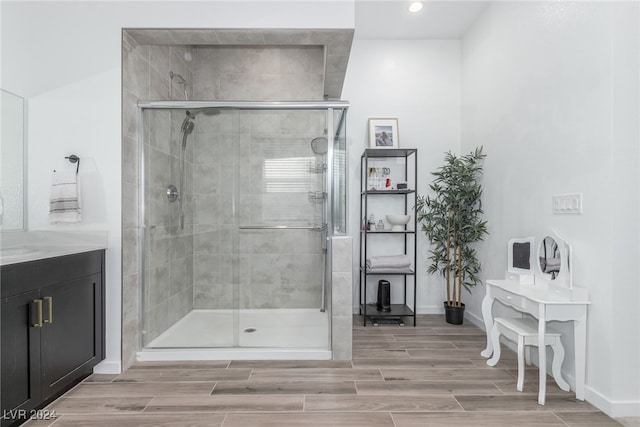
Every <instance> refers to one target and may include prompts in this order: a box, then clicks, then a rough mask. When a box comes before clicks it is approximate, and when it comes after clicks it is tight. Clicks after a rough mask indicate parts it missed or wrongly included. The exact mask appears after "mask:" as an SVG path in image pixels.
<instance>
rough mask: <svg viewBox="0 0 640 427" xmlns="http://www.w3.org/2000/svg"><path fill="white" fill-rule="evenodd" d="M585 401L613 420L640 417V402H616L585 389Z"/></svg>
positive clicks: (591, 389)
mask: <svg viewBox="0 0 640 427" xmlns="http://www.w3.org/2000/svg"><path fill="white" fill-rule="evenodd" d="M585 400H586V401H587V402H589V403H591V404H592V405H593V406H595V407H596V408H598V409H600V410H601V411H602V412H604V413H605V414H607V415H609V416H610V417H612V418H621V417H640V401H635V402H634V401H620V400H618V401H615V400H610V399H609V398H607V397H606V396H603V395H602V394H601V393H599V392H598V391H597V390H594V389H593V388H591V387H589V386H587V387H585Z"/></svg>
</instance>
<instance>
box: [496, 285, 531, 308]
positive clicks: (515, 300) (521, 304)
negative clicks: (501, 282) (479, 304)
mask: <svg viewBox="0 0 640 427" xmlns="http://www.w3.org/2000/svg"><path fill="white" fill-rule="evenodd" d="M491 295H492V296H493V297H494V298H495V299H497V300H498V301H500V302H502V303H503V304H506V305H510V306H513V307H514V308H519V309H523V308H525V301H526V298H524V297H523V296H521V295H516V294H513V293H511V292H509V291H505V290H504V289H502V288H498V287H496V286H493V287H492V288H491Z"/></svg>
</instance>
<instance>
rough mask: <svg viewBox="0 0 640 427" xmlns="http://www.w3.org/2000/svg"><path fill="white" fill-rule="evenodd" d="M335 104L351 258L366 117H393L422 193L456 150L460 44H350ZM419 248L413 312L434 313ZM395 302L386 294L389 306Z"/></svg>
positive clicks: (432, 279) (437, 291) (435, 292)
mask: <svg viewBox="0 0 640 427" xmlns="http://www.w3.org/2000/svg"><path fill="white" fill-rule="evenodd" d="M342 98H343V99H345V100H347V101H349V102H350V103H351V107H350V108H349V114H348V116H347V134H348V140H349V234H350V235H351V236H352V237H353V239H354V242H355V244H354V245H353V246H354V256H353V259H354V260H358V253H359V252H358V250H359V249H358V248H359V243H357V242H358V241H359V239H360V232H359V230H360V219H359V218H358V214H359V212H360V196H359V195H360V156H361V155H362V152H363V150H364V149H365V148H366V147H367V137H368V136H367V135H368V128H367V123H368V119H369V118H376V117H377V118H386V117H396V118H398V129H399V135H398V136H399V138H398V139H399V145H400V147H406V148H417V149H418V191H419V193H420V194H424V193H425V192H426V190H427V184H428V182H430V181H431V176H430V173H431V171H433V170H435V169H436V168H437V167H438V166H440V164H441V162H442V159H443V157H444V153H445V152H446V151H449V150H451V151H454V152H457V151H458V149H459V147H460V133H459V132H460V42H459V41H457V40H394V41H388V40H357V39H356V40H354V43H353V46H352V49H351V56H350V58H349V66H348V68H347V75H346V78H345V83H344V89H343V91H342ZM387 213H399V212H387ZM381 216H382V215H379V216H378V219H380V217H381ZM427 250H428V241H427V239H426V237H425V236H424V234H423V233H418V264H417V268H416V271H417V274H418V275H417V278H418V281H417V287H418V290H417V294H418V295H417V298H418V301H417V307H418V309H417V311H418V312H419V313H440V312H442V301H444V285H443V283H442V281H441V279H440V278H439V277H438V276H430V275H427V273H426V270H427V261H426V255H425V254H427ZM356 264H357V262H356ZM358 275H359V269H358V265H354V270H353V277H354V290H353V302H354V312H358V303H359V301H360V300H359V289H358V279H357V278H358ZM394 290H395V289H394ZM371 291H375V289H371ZM371 291H368V292H371ZM369 295H374V294H373V293H369ZM401 297H402V295H401V294H400V293H392V300H393V302H394V303H395V302H396V301H399V298H401Z"/></svg>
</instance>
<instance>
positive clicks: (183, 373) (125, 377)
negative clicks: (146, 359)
mask: <svg viewBox="0 0 640 427" xmlns="http://www.w3.org/2000/svg"><path fill="white" fill-rule="evenodd" d="M250 373H251V371H250V370H249V369H131V370H129V371H127V372H125V373H123V374H121V375H119V376H118V377H117V378H116V379H114V380H113V382H114V383H121V382H126V383H157V382H161V383H167V382H168V383H172V382H173V383H175V382H184V381H198V382H202V381H209V382H215V381H229V380H231V381H233V380H238V381H239V380H247V379H249V374H250Z"/></svg>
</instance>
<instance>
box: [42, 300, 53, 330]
mask: <svg viewBox="0 0 640 427" xmlns="http://www.w3.org/2000/svg"><path fill="white" fill-rule="evenodd" d="M44 300H45V301H47V302H48V303H49V318H48V319H44V323H49V324H51V323H53V297H44Z"/></svg>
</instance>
